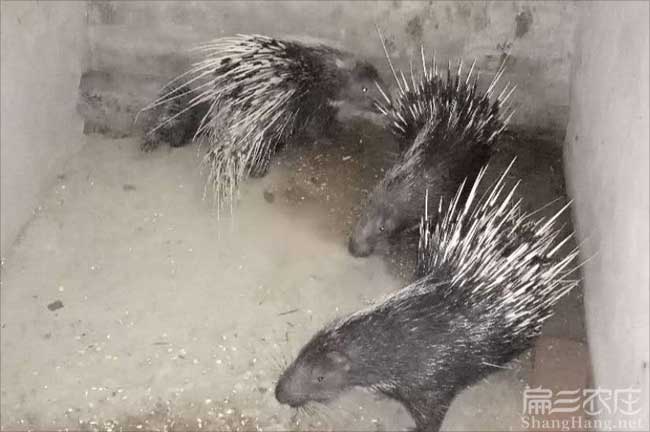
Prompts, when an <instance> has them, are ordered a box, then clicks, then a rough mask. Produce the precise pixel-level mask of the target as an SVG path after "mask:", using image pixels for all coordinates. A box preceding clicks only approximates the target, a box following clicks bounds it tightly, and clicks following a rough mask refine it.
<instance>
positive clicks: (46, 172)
mask: <svg viewBox="0 0 650 432" xmlns="http://www.w3.org/2000/svg"><path fill="white" fill-rule="evenodd" d="M1 5H2V6H1V8H2V9H1V12H0V15H1V19H2V51H1V52H2V62H1V64H2V66H1V67H2V70H1V72H2V79H1V88H0V91H1V93H2V107H1V114H2V119H1V120H2V123H1V124H2V127H1V128H0V130H1V137H0V159H1V165H2V166H1V169H2V171H1V184H2V189H1V203H0V205H1V206H2V224H1V231H2V241H1V244H0V253H1V254H2V256H4V255H5V253H6V251H7V249H8V247H9V246H10V245H11V244H12V243H13V241H14V240H15V239H16V236H17V235H18V233H19V232H20V229H21V228H22V226H23V225H24V224H25V223H26V222H27V221H28V220H29V218H30V216H31V214H32V212H33V211H34V209H35V208H36V207H37V205H38V202H39V198H40V197H41V194H42V193H43V192H44V191H45V190H47V188H48V187H49V186H50V185H51V184H52V181H53V180H54V179H55V178H56V174H57V171H58V170H59V169H60V167H61V166H62V164H63V162H64V161H65V160H66V159H67V158H69V157H70V155H71V154H72V153H73V152H74V151H75V150H77V149H78V148H79V147H80V146H81V144H82V142H83V141H82V139H83V138H82V128H83V122H82V120H81V118H80V116H79V115H78V114H77V112H76V109H75V107H76V103H77V95H78V93H79V92H78V88H79V79H80V77H81V70H82V57H83V53H85V52H86V43H87V37H86V35H87V30H86V29H87V26H86V20H85V14H86V4H85V2H81V1H71V2H36V1H20V2H2V3H1Z"/></svg>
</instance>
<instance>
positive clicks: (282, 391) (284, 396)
mask: <svg viewBox="0 0 650 432" xmlns="http://www.w3.org/2000/svg"><path fill="white" fill-rule="evenodd" d="M275 399H276V400H277V401H278V402H280V403H281V404H282V405H289V406H290V407H292V408H296V407H299V406H301V405H304V401H303V400H302V399H299V398H297V397H295V395H294V394H293V392H292V391H291V390H290V389H289V385H288V384H287V381H286V380H284V379H282V378H280V381H278V383H277V385H276V386H275Z"/></svg>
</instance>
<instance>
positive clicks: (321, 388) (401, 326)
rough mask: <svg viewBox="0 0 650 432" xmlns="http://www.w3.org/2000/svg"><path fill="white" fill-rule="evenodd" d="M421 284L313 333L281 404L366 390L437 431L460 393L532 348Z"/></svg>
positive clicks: (280, 388) (498, 320) (484, 314)
mask: <svg viewBox="0 0 650 432" xmlns="http://www.w3.org/2000/svg"><path fill="white" fill-rule="evenodd" d="M416 284H421V285H422V287H421V288H422V290H421V293H420V294H418V295H413V296H410V297H407V298H404V299H399V300H395V301H391V302H386V303H384V304H383V305H382V306H380V307H378V308H376V309H374V310H372V311H371V312H370V313H367V314H359V315H357V316H356V317H353V318H351V319H348V320H346V321H344V323H343V324H342V325H340V327H339V324H338V323H334V324H332V325H330V326H328V327H327V328H325V329H324V330H322V331H321V332H319V333H318V334H317V335H315V336H314V337H313V339H312V340H311V341H310V342H309V343H307V345H305V347H304V348H303V349H302V350H301V351H300V353H299V354H298V357H297V359H296V360H295V361H294V362H293V364H292V365H291V366H290V367H289V368H288V369H287V370H286V371H285V372H284V374H283V375H282V376H281V377H280V380H279V382H278V384H277V387H276V391H275V392H276V393H275V394H276V398H277V399H278V401H280V402H281V403H285V404H288V405H291V406H294V407H297V406H301V405H304V404H305V403H307V402H308V401H320V402H326V401H329V400H331V399H333V398H334V397H335V396H337V395H339V394H340V393H341V392H343V391H345V390H347V389H349V388H351V387H355V386H356V387H364V388H369V389H374V390H376V391H378V392H381V393H383V394H384V395H386V396H388V397H390V398H392V399H395V400H397V401H399V402H401V403H402V404H403V405H404V406H405V407H406V409H407V410H408V411H409V412H410V414H411V415H412V416H413V419H414V421H415V424H416V426H417V429H418V431H437V430H438V429H439V427H440V424H441V423H442V420H443V419H444V416H445V413H446V412H447V408H448V407H449V405H450V403H451V402H452V400H453V399H454V397H455V396H456V394H457V393H458V392H459V391H460V390H462V389H463V388H465V387H467V386H469V385H471V384H473V383H475V382H477V381H479V380H480V379H482V378H483V377H485V376H487V375H488V374H490V373H492V372H494V371H495V368H494V366H490V365H502V364H504V363H506V362H508V361H509V360H511V359H513V358H514V357H516V356H517V355H518V354H520V353H521V352H523V351H524V350H526V349H527V348H529V347H530V346H531V342H530V339H529V338H527V337H523V336H522V337H520V338H518V339H516V340H512V338H511V337H510V336H511V335H510V334H509V333H508V331H509V328H508V326H506V325H504V324H503V323H504V320H505V318H504V317H503V316H500V315H497V314H493V313H492V312H491V311H490V310H488V309H478V310H476V309H475V310H468V307H467V304H465V303H463V302H458V303H455V304H454V303H452V302H450V301H449V299H447V298H445V297H444V296H443V295H442V294H441V292H442V291H444V290H445V287H444V284H445V282H441V281H440V280H436V279H425V280H422V281H419V282H416ZM438 284H442V286H437V285H438Z"/></svg>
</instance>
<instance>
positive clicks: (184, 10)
mask: <svg viewBox="0 0 650 432" xmlns="http://www.w3.org/2000/svg"><path fill="white" fill-rule="evenodd" d="M574 11H575V5H574V4H573V3H571V2H519V1H498V2H422V1H418V2H397V1H395V2H390V1H380V2H360V1H348V2H334V1H325V2H304V1H299V2H296V1H291V2H221V1H220V2H199V1H185V2H158V1H156V2H142V1H138V2H106V1H101V2H99V1H91V3H90V5H89V22H90V29H89V32H90V46H91V51H92V55H91V67H90V71H89V73H88V74H87V75H86V76H85V79H84V86H83V91H84V93H85V95H86V101H87V104H86V106H85V108H86V110H85V115H86V118H87V119H88V120H89V127H88V129H89V130H100V131H103V132H113V133H115V134H117V135H120V134H128V133H129V131H130V128H131V125H132V119H133V115H134V113H135V111H137V109H139V108H140V107H141V106H142V105H143V104H145V103H147V102H148V101H149V100H150V98H152V97H154V95H155V93H156V91H157V90H158V88H159V87H160V85H161V84H162V82H163V79H164V78H166V77H169V76H170V75H173V74H174V73H178V72H179V71H180V68H181V67H183V63H184V61H187V59H185V58H182V57H180V56H179V53H181V52H186V51H187V50H188V49H189V48H190V47H192V46H194V45H195V44H197V43H200V42H203V41H206V40H210V39H213V38H215V37H219V36H224V35H231V34H235V33H247V32H254V33H262V34H269V35H274V36H282V35H309V36H312V37H315V38H318V39H324V40H328V41H332V42H333V43H335V44H337V45H339V46H341V47H343V48H346V49H348V50H350V51H351V52H354V53H357V54H358V55H361V56H365V57H366V58H368V59H370V60H371V61H373V62H374V63H375V64H377V65H378V66H382V67H384V68H386V61H385V59H384V54H383V50H382V47H381V44H380V41H379V37H378V36H377V32H376V29H375V23H377V24H378V25H379V26H380V27H381V28H382V30H383V32H384V34H385V36H386V37H387V39H388V48H389V49H390V51H391V53H392V56H393V58H394V59H395V60H396V61H397V62H398V63H400V64H401V65H402V66H403V67H408V59H409V57H410V56H413V55H416V56H417V55H419V47H420V44H424V46H425V47H426V48H427V50H428V52H429V53H431V52H432V51H433V49H435V50H436V52H437V54H438V58H439V59H442V60H443V61H446V60H447V59H449V58H451V59H456V58H458V57H462V58H464V59H465V60H467V61H470V62H471V61H472V60H473V59H475V58H476V59H477V60H478V65H479V67H481V68H484V69H487V70H489V71H494V70H496V68H497V67H498V64H499V63H500V61H501V58H502V55H503V53H504V52H510V53H511V56H512V57H511V62H510V68H509V71H508V75H507V76H506V78H507V79H511V80H513V81H514V82H516V83H517V84H518V87H519V90H518V92H517V93H516V98H515V99H516V101H517V102H518V103H519V108H518V112H517V114H516V116H515V118H514V122H515V123H518V124H525V125H527V126H528V127H535V128H541V129H551V130H555V131H560V135H559V141H561V139H562V137H563V136H564V130H565V127H566V118H567V113H568V76H569V67H570V57H571V49H572V47H573V44H572V40H573V37H572V34H573V26H574ZM384 76H385V77H386V78H388V77H389V75H388V70H387V68H386V69H385V74H384Z"/></svg>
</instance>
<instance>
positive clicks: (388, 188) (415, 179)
mask: <svg viewBox="0 0 650 432" xmlns="http://www.w3.org/2000/svg"><path fill="white" fill-rule="evenodd" d="M380 36H381V35H380ZM382 42H383V39H382ZM384 49H385V45H384ZM385 52H386V57H387V59H388V62H389V65H390V68H391V70H392V72H393V75H394V78H395V81H396V83H397V87H398V92H397V95H396V96H395V97H394V98H390V97H389V96H388V95H387V93H386V92H385V91H384V90H383V89H382V88H381V86H378V88H379V90H380V92H381V95H382V96H383V98H384V100H383V101H379V100H378V101H377V103H376V106H377V108H378V109H379V111H380V112H381V113H382V114H383V115H384V116H385V118H386V120H387V121H388V125H389V126H388V128H389V129H390V130H391V132H392V133H393V134H394V135H395V136H396V137H397V139H398V141H399V143H400V147H401V154H400V156H399V157H398V159H397V161H396V162H395V164H394V165H393V166H392V168H390V169H389V170H388V171H387V172H386V174H385V175H384V177H383V179H382V180H381V181H380V182H379V183H378V184H377V185H376V186H375V188H374V189H373V191H372V192H371V194H370V196H369V199H368V203H367V205H366V206H365V208H364V209H363V211H362V214H361V216H360V218H359V220H358V222H357V223H356V225H355V227H354V228H353V231H352V234H351V236H350V239H349V244H348V249H349V251H350V253H351V254H352V255H354V256H357V257H362V256H368V255H370V254H372V253H373V252H374V250H375V247H376V245H377V244H378V243H380V242H382V241H387V240H390V239H391V237H393V236H396V235H397V234H399V233H402V232H403V231H404V230H407V229H410V228H414V229H415V228H416V227H417V223H418V220H419V218H420V214H421V204H422V202H423V199H424V193H425V190H428V191H429V194H430V195H431V196H432V198H434V199H433V200H432V202H435V201H437V199H438V198H440V197H446V198H450V197H451V196H453V194H454V193H455V192H456V190H457V189H458V186H459V185H460V184H461V183H462V182H463V180H465V179H467V180H468V182H470V183H471V182H472V181H473V180H474V178H476V175H477V174H478V172H479V170H480V169H481V167H482V166H483V165H485V164H486V163H487V162H488V160H489V158H490V155H491V153H492V144H493V143H494V141H495V140H496V138H497V137H498V136H499V134H501V133H502V132H503V131H504V129H505V127H506V125H507V123H508V121H509V120H510V117H511V115H512V112H513V111H512V110H509V109H507V107H504V104H505V102H506V101H507V100H508V98H509V97H510V95H511V94H512V92H513V91H514V86H510V85H509V84H506V85H505V87H504V88H503V90H502V91H501V94H500V95H498V96H497V97H495V98H492V94H493V92H494V90H495V87H496V86H497V84H498V82H499V79H500V78H501V76H502V75H503V72H504V66H505V62H504V63H503V64H502V65H501V67H500V68H499V70H498V71H497V73H496V74H495V76H494V78H493V80H492V82H491V83H490V85H489V87H488V89H487V90H486V91H485V92H483V93H482V92H480V91H479V90H478V77H476V78H475V79H474V80H472V73H473V70H474V66H475V63H473V64H472V66H471V68H470V70H469V72H468V73H467V75H466V76H465V77H463V73H462V61H459V63H458V68H457V69H456V72H455V74H453V73H452V72H451V66H450V65H449V64H448V66H447V73H446V78H444V77H443V76H442V74H440V73H439V71H438V68H437V66H436V62H435V56H434V58H433V60H432V62H431V65H430V66H427V62H426V59H425V54H424V49H423V48H422V49H421V59H422V69H423V70H422V75H421V77H420V78H419V81H418V80H416V78H415V75H414V73H413V65H412V64H411V74H410V75H411V79H410V83H409V81H408V80H407V79H406V77H405V76H404V74H403V73H401V72H400V75H401V79H400V78H399V77H398V73H397V72H396V71H395V68H394V67H393V64H392V62H391V60H390V56H389V54H388V51H385ZM504 108H505V110H504ZM504 111H509V112H504ZM462 198H464V197H462Z"/></svg>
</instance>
